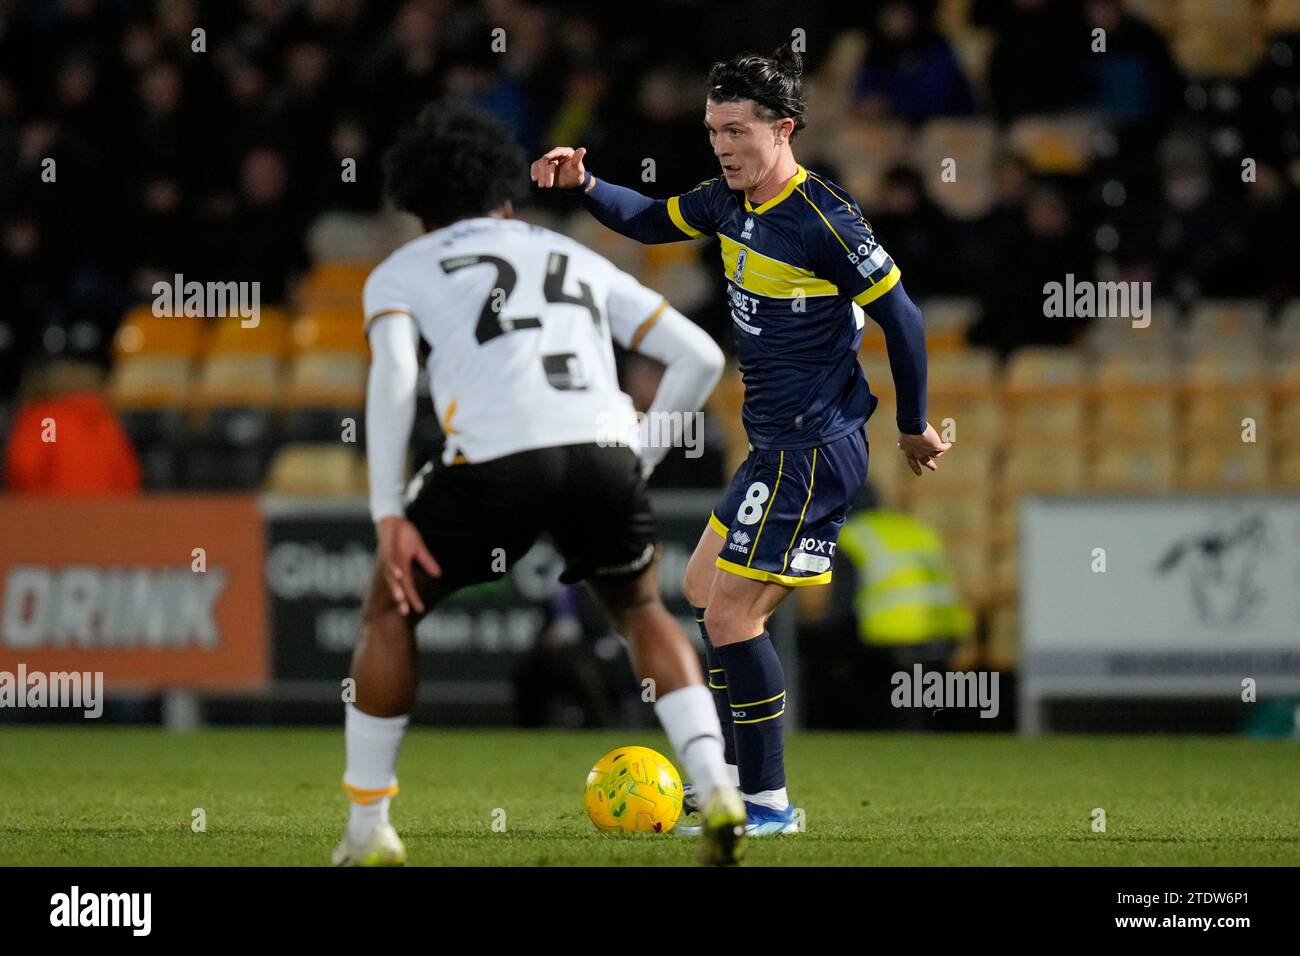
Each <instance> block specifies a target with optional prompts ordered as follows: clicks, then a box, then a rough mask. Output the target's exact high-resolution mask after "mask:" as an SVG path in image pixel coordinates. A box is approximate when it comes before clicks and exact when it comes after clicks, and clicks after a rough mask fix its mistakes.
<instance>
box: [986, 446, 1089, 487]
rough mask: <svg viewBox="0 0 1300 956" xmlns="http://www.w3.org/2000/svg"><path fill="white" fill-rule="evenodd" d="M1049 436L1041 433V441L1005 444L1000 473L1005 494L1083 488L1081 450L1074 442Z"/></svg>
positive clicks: (1082, 455)
mask: <svg viewBox="0 0 1300 956" xmlns="http://www.w3.org/2000/svg"><path fill="white" fill-rule="evenodd" d="M1050 437H1051V436H1044V439H1043V441H1042V443H1041V444H1027V443H1026V444H1015V445H1011V446H1010V447H1008V448H1007V460H1006V468H1005V470H1004V472H1003V476H1002V487H1003V490H1004V493H1005V494H1006V495H1008V496H1009V497H1015V496H1017V495H1020V494H1040V493H1041V494H1060V493H1064V492H1075V491H1079V490H1081V489H1082V488H1083V485H1084V454H1083V452H1082V451H1081V450H1080V449H1079V447H1078V446H1077V445H1070V444H1062V443H1056V444H1053V443H1051V441H1050Z"/></svg>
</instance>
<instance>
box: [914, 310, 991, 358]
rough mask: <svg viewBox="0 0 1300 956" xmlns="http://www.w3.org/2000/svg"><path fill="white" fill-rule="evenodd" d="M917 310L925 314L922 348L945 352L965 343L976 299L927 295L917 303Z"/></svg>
mask: <svg viewBox="0 0 1300 956" xmlns="http://www.w3.org/2000/svg"><path fill="white" fill-rule="evenodd" d="M921 313H922V315H924V316H925V345H926V349H927V350H928V351H930V352H933V353H938V352H949V351H954V350H958V349H962V348H964V347H965V345H966V331H967V330H968V329H969V328H970V327H971V326H972V325H974V324H975V320H976V319H978V318H979V302H978V301H977V300H975V299H970V298H961V297H951V298H929V299H926V300H925V301H924V302H922V303H921Z"/></svg>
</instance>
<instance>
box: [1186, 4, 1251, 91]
mask: <svg viewBox="0 0 1300 956" xmlns="http://www.w3.org/2000/svg"><path fill="white" fill-rule="evenodd" d="M1267 29H1268V23H1267V20H1266V18H1265V10H1264V8H1263V5H1262V4H1260V3H1258V2H1256V0H1181V3H1180V5H1179V10H1178V19H1177V22H1176V25H1175V27H1174V37H1173V44H1172V46H1173V53H1174V58H1175V59H1176V60H1177V61H1178V65H1179V66H1181V67H1182V68H1183V71H1184V72H1185V73H1186V74H1187V75H1188V76H1190V77H1192V78H1194V79H1199V78H1206V77H1244V76H1246V75H1247V74H1248V73H1249V72H1250V71H1251V70H1252V69H1253V68H1254V66H1255V64H1256V63H1257V62H1258V61H1259V57H1260V55H1261V54H1262V53H1263V52H1264V47H1265V37H1266V31H1267Z"/></svg>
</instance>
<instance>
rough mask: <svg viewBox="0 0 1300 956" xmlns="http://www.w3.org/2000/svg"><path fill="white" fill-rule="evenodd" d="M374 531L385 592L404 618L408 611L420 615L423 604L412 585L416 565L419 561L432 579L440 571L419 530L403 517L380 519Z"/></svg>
mask: <svg viewBox="0 0 1300 956" xmlns="http://www.w3.org/2000/svg"><path fill="white" fill-rule="evenodd" d="M376 532H377V534H378V535H379V566H380V567H381V568H383V569H384V577H385V578H386V579H387V580H388V590H389V591H390V592H391V593H392V595H393V601H394V602H396V604H397V608H398V610H400V611H401V612H402V615H403V616H405V615H407V614H410V613H411V608H415V609H416V610H417V611H418V612H420V613H421V614H423V613H424V602H423V601H422V600H420V590H419V588H418V587H416V584H415V565H416V563H417V562H418V563H419V565H420V567H421V568H423V569H424V571H425V572H426V573H427V574H428V575H429V577H431V578H439V577H442V568H440V567H439V566H438V562H437V561H435V560H434V558H433V555H432V554H430V553H429V549H428V548H427V547H425V545H424V539H423V538H422V537H420V532H419V529H417V528H416V527H415V525H413V524H411V522H409V521H407V520H406V519H405V518H398V517H389V518H383V519H381V520H380V522H379V525H378V527H377V528H376Z"/></svg>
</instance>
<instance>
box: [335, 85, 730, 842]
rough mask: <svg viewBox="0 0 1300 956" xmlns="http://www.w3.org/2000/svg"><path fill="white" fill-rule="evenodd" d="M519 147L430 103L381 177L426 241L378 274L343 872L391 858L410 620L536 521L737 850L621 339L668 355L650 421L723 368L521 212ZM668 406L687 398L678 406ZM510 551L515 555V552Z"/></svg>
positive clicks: (649, 305)
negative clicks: (629, 663)
mask: <svg viewBox="0 0 1300 956" xmlns="http://www.w3.org/2000/svg"><path fill="white" fill-rule="evenodd" d="M525 168H526V164H525V161H524V157H523V154H522V152H521V151H520V150H519V148H518V146H517V145H516V144H515V143H514V141H513V139H512V137H511V136H510V133H509V131H508V130H506V129H505V128H504V127H503V126H501V125H500V124H499V123H498V122H497V121H496V120H494V119H492V118H491V117H489V116H487V115H486V114H482V113H479V112H476V111H472V110H469V109H466V108H464V107H458V106H451V105H447V104H434V105H432V106H430V107H428V108H426V109H425V110H424V112H423V113H421V115H420V117H419V118H418V120H416V122H415V123H414V124H412V125H411V126H410V127H408V128H407V129H405V130H404V131H403V132H402V134H401V135H400V136H399V138H398V141H397V143H396V144H395V145H394V147H393V148H392V150H391V151H390V152H389V154H388V156H387V157H386V160H385V172H386V180H387V182H386V188H387V191H388V194H389V196H390V197H391V198H392V200H393V201H394V202H395V204H396V205H397V206H398V207H399V208H401V209H403V210H405V211H407V212H410V213H413V214H414V215H416V216H417V217H419V219H420V220H421V222H422V223H423V225H424V228H425V234H424V235H423V236H421V237H419V238H417V239H414V240H412V241H411V242H408V243H407V244H406V245H404V246H402V247H401V248H400V249H398V250H397V251H396V252H394V253H393V254H392V255H390V256H389V257H388V258H387V259H385V260H384V261H383V262H382V263H380V265H379V266H378V267H377V268H376V269H375V270H374V272H372V273H371V275H370V277H369V279H368V280H367V282H366V287H365V313H366V329H367V333H368V335H369V338H370V346H371V352H372V361H371V367H370V381H369V386H368V391H367V398H366V431H367V456H368V464H369V471H370V511H371V517H372V518H373V519H374V522H375V527H376V533H377V536H378V540H379V553H378V558H377V563H376V568H375V573H374V579H373V582H372V585H371V589H370V594H369V597H368V599H367V601H366V607H365V611H364V614H363V620H362V629H361V635H360V638H359V640H358V643H357V648H356V652H355V655H354V657H353V661H352V677H353V678H354V679H355V681H356V702H355V703H354V704H348V705H347V714H346V739H347V770H346V772H345V773H344V776H343V786H344V790H345V791H346V792H347V794H348V797H349V799H350V801H351V815H350V818H349V821H348V826H347V831H346V833H345V836H344V838H343V841H342V842H341V843H340V844H339V846H338V848H337V849H336V850H335V853H334V862H335V863H336V864H339V865H395V864H401V863H403V862H404V861H405V858H406V850H405V847H404V846H403V844H402V841H401V840H400V838H399V837H398V836H397V833H396V832H395V831H394V829H393V827H392V825H391V824H390V823H389V820H388V807H389V803H390V801H391V799H392V797H393V796H394V795H395V794H396V793H397V776H396V772H395V770H396V765H397V753H398V749H399V747H400V745H401V740H402V735H403V733H404V732H405V728H406V725H407V721H408V717H409V713H410V710H411V707H412V706H413V704H414V701H415V689H416V677H417V675H416V665H417V656H416V649H415V625H416V623H417V621H418V620H419V619H420V618H421V617H422V616H423V615H424V614H425V613H426V612H427V611H428V610H429V609H430V608H432V607H434V606H435V605H436V604H438V603H439V602H440V601H442V600H443V599H444V598H446V597H447V596H448V595H450V594H452V593H453V592H454V591H456V590H457V589H458V588H460V587H464V586H466V585H469V584H475V583H478V582H482V581H488V580H493V579H496V578H498V577H499V576H500V575H501V574H502V573H503V572H504V570H506V569H508V568H511V567H513V566H514V563H515V561H516V560H518V559H519V558H520V557H521V556H522V555H523V554H524V553H525V552H526V551H527V550H528V549H529V548H530V547H531V546H532V544H533V543H534V541H535V540H536V539H537V538H538V536H539V535H541V534H543V533H545V534H548V535H549V536H550V537H551V539H552V540H553V542H554V543H555V545H556V547H557V548H558V549H559V551H560V553H561V554H562V555H563V556H564V558H565V562H566V566H565V569H564V572H563V574H562V575H561V580H562V581H564V582H566V583H572V582H576V581H580V580H583V581H586V582H587V584H588V586H589V587H590V588H591V589H592V591H593V592H594V593H595V595H596V597H597V598H598V599H599V600H600V602H601V604H602V605H603V606H604V607H605V609H606V610H607V611H608V613H609V615H610V617H611V619H612V620H613V622H614V625H615V626H616V628H617V629H618V631H619V632H620V633H621V634H622V635H623V636H624V637H626V638H627V640H628V643H629V645H630V650H631V656H632V660H633V663H634V665H635V667H636V670H637V673H638V676H639V677H641V678H646V677H649V678H652V679H653V680H654V682H655V687H656V689H657V692H658V698H657V701H656V703H655V711H656V714H657V715H658V717H659V719H660V722H661V723H662V724H663V726H664V730H665V731H666V732H667V734H668V737H669V740H670V741H671V742H672V745H673V747H674V748H675V749H676V751H677V754H678V757H679V759H680V760H681V762H682V764H683V765H684V767H685V769H686V771H687V773H688V774H689V776H690V778H691V779H692V780H693V781H694V784H695V787H696V789H697V792H699V793H700V795H701V800H702V804H703V808H704V812H703V815H704V820H705V826H706V829H707V831H708V833H707V836H708V838H707V839H706V840H705V841H704V843H703V844H702V852H701V854H700V858H701V860H702V862H706V863H715V864H727V863H734V862H735V861H736V859H737V857H738V855H739V853H740V851H741V849H742V844H743V840H744V824H745V820H746V817H745V808H744V804H743V802H742V801H741V799H740V795H739V793H738V791H737V790H736V788H735V787H734V786H733V785H732V784H731V783H730V780H729V777H728V775H727V770H726V765H725V763H724V758H723V740H722V729H721V725H720V724H719V721H718V716H717V712H716V710H715V708H714V704H713V700H712V697H711V696H710V694H709V691H708V690H707V689H706V688H705V685H704V681H703V677H702V674H701V668H700V663H699V657H698V656H697V654H696V652H695V651H694V650H693V649H692V647H691V645H690V643H689V642H688V641H687V639H686V636H685V635H684V634H683V633H682V631H681V629H680V628H679V627H678V626H677V624H676V622H675V620H674V619H673V617H672V616H671V615H670V614H669V613H668V611H667V610H666V609H665V608H664V606H663V603H662V601H661V600H660V598H659V587H658V583H657V580H656V574H655V557H656V554H657V551H658V548H657V543H656V539H655V528H654V516H653V515H652V514H651V511H650V505H649V500H648V498H647V495H646V487H645V478H646V477H647V476H648V474H649V471H650V469H652V468H653V467H654V465H655V464H656V463H657V462H658V461H659V460H660V459H661V458H662V457H663V456H664V454H666V452H667V447H660V448H645V447H639V444H638V442H637V440H636V434H635V425H634V422H635V419H634V417H633V410H632V405H631V400H630V399H629V398H628V397H627V396H626V395H624V394H623V393H622V392H621V391H620V390H619V387H618V380H617V377H616V374H615V366H614V353H613V348H612V345H611V340H616V341H618V342H619V344H620V345H623V346H624V347H627V348H629V349H632V350H635V351H638V352H641V353H643V354H645V355H648V356H650V357H651V358H654V359H657V360H658V361H660V362H662V363H663V364H664V365H665V366H666V371H665V373H664V376H663V380H662V383H661V384H660V387H659V390H658V392H657V394H656V395H655V399H654V402H653V404H652V405H651V408H650V409H649V413H650V415H652V416H653V415H656V414H659V413H669V414H668V415H667V418H668V420H670V421H673V420H675V419H676V418H677V417H680V414H681V413H693V412H695V411H696V410H698V409H699V408H700V407H701V406H702V405H703V404H704V402H705V400H706V399H707V398H708V396H709V393H710V392H711V391H712V390H713V387H714V386H715V385H716V384H717V381H718V378H719V376H720V375H721V372H722V364H723V357H722V353H721V352H720V351H719V349H718V347H717V346H716V345H714V343H713V341H712V340H711V339H710V338H709V337H708V336H707V335H706V334H705V333H704V332H703V331H701V330H700V329H699V328H698V327H697V326H695V325H693V324H692V323H691V322H689V321H688V320H687V319H686V318H684V317H683V316H682V315H681V314H680V313H678V312H677V311H676V310H674V309H673V308H672V306H670V305H669V304H668V303H667V302H666V301H665V300H664V298H663V297H662V296H660V295H658V294H656V293H654V292H651V291H650V290H649V289H647V288H645V287H644V286H642V285H641V284H640V283H639V282H637V281H636V280H635V279H634V278H632V277H631V276H629V275H627V274H625V273H623V272H620V271H619V270H618V269H616V268H615V267H614V266H613V265H611V264H610V263H609V262H608V261H607V260H605V259H603V258H602V257H600V256H598V255H596V254H595V253H593V252H591V251H590V250H588V249H586V248H585V247H583V246H581V245H579V244H578V243H576V242H574V241H573V240H571V239H568V238H567V237H565V236H562V235H559V234H557V233H554V232H551V231H550V230H547V229H543V228H540V227H537V226H531V225H528V224H526V223H522V222H519V221H515V220H512V218H511V215H512V205H511V199H512V196H514V195H515V192H516V190H517V188H519V186H521V185H522V184H523V182H524V178H523V174H524V170H525ZM421 338H423V339H424V340H425V341H427V342H428V344H429V346H430V354H429V359H428V367H429V374H430V381H431V384H432V392H433V401H434V407H435V409H436V411H437V414H438V417H439V421H440V422H441V424H442V428H443V432H444V434H445V435H446V439H447V440H446V447H445V451H444V453H443V454H442V456H441V459H440V460H438V461H436V462H435V461H431V462H429V463H428V464H427V465H425V466H424V468H423V469H422V470H421V471H420V472H419V473H418V474H417V475H416V476H415V478H414V479H413V480H412V481H411V483H410V485H409V486H408V487H407V489H406V492H405V496H403V493H402V484H403V483H402V465H403V462H404V460H405V457H406V447H407V440H408V438H409V435H410V431H411V425H412V422H413V420H414V416H415V400H416V379H417V376H418V372H419V367H418V358H417V349H418V345H419V340H420V339H421ZM672 413H678V415H677V416H674V415H672ZM503 558H504V562H503V560H502V559H503Z"/></svg>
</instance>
